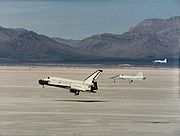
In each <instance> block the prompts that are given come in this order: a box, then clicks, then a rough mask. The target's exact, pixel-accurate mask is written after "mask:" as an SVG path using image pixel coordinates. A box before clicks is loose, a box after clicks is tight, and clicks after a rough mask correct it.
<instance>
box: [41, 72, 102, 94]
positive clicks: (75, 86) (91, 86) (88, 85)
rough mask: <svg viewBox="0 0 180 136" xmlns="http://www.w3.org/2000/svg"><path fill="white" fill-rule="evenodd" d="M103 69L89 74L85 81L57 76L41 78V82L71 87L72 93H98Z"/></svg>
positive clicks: (42, 83) (66, 87)
mask: <svg viewBox="0 0 180 136" xmlns="http://www.w3.org/2000/svg"><path fill="white" fill-rule="evenodd" d="M102 72H103V70H97V71H95V72H94V73H93V74H91V75H90V76H88V77H87V78H86V79H85V80H84V81H78V80H71V79H65V78H57V77H48V78H45V79H40V80H39V84H41V85H43V87H44V85H48V86H54V87H61V88H65V89H70V93H74V94H75V95H79V92H80V91H81V92H91V93H96V91H94V90H98V86H97V81H96V80H97V79H98V77H99V76H100V74H101V73H102Z"/></svg>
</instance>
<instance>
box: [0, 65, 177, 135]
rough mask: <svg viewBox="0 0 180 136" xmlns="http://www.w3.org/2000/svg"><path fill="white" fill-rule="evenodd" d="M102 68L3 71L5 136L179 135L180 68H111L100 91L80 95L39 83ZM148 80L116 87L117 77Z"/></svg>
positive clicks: (0, 121) (0, 113) (0, 124)
mask: <svg viewBox="0 0 180 136" xmlns="http://www.w3.org/2000/svg"><path fill="white" fill-rule="evenodd" d="M96 69H98V68H93V67H92V68H90V67H89V68H88V67H85V68H82V67H62V66H61V67H49V66H0V135H1V136H179V135H180V90H179V86H180V85H179V69H178V68H157V69H156V68H135V67H134V68H106V67H103V68H102V69H103V70H104V71H103V73H102V75H101V76H100V78H99V79H98V85H99V90H98V92H97V93H96V94H94V93H80V95H79V96H74V94H73V93H69V90H65V89H62V88H54V87H48V86H45V88H42V86H40V85H39V84H38V80H39V79H40V78H45V77H47V76H49V75H51V76H56V77H64V78H72V79H77V80H83V79H85V78H86V77H87V76H88V75H90V74H91V73H92V72H94V71H95V70H96ZM140 71H142V72H143V74H144V76H146V77H147V79H146V80H144V81H134V82H132V83H128V81H125V80H119V81H117V82H116V83H114V82H113V81H112V80H109V79H108V78H109V77H111V76H114V75H117V74H127V75H128V74H130V75H136V74H137V73H138V72H140Z"/></svg>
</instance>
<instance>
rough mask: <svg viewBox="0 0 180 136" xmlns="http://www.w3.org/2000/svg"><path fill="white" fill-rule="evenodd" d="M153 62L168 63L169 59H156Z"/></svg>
mask: <svg viewBox="0 0 180 136" xmlns="http://www.w3.org/2000/svg"><path fill="white" fill-rule="evenodd" d="M153 62H154V63H160V64H162V63H167V59H164V60H154V61H153Z"/></svg>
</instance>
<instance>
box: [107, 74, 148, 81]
mask: <svg viewBox="0 0 180 136" xmlns="http://www.w3.org/2000/svg"><path fill="white" fill-rule="evenodd" d="M109 79H113V80H114V83H115V82H116V79H123V80H128V81H129V83H131V82H133V81H134V80H145V79H146V77H144V76H143V73H142V72H140V73H138V74H137V75H136V76H129V75H116V76H113V77H110V78H109Z"/></svg>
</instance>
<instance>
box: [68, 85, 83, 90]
mask: <svg viewBox="0 0 180 136" xmlns="http://www.w3.org/2000/svg"><path fill="white" fill-rule="evenodd" d="M70 89H72V90H77V91H83V92H84V91H85V89H84V88H83V87H82V86H79V85H71V87H70Z"/></svg>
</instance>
